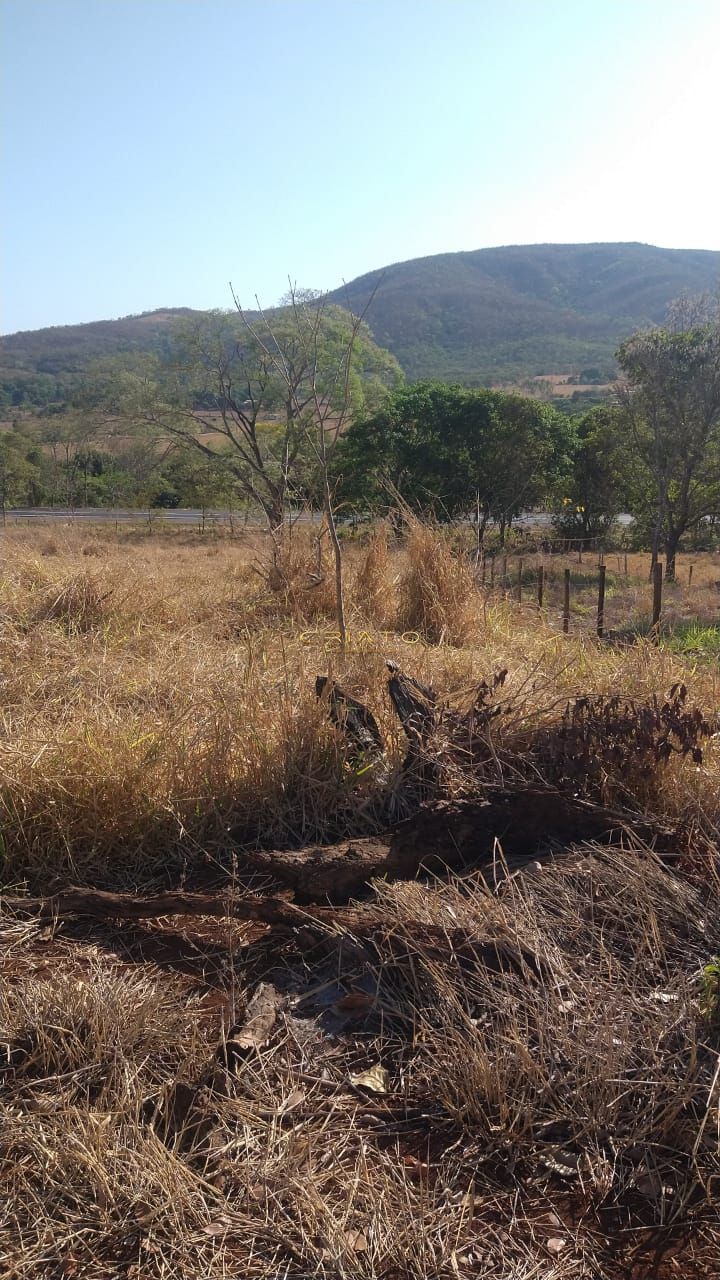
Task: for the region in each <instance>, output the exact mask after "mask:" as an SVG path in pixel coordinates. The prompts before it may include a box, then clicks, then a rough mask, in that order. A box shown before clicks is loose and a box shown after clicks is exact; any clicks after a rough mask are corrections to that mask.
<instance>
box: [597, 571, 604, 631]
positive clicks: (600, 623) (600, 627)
mask: <svg viewBox="0 0 720 1280" xmlns="http://www.w3.org/2000/svg"><path fill="white" fill-rule="evenodd" d="M604 630H605V565H604V564H601V565H600V567H599V569H598V604H597V633H598V638H599V639H600V640H602V637H603V632H604Z"/></svg>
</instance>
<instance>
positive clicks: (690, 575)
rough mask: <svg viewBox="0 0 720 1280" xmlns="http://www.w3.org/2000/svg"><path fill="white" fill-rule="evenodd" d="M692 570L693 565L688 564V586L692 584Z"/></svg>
mask: <svg viewBox="0 0 720 1280" xmlns="http://www.w3.org/2000/svg"><path fill="white" fill-rule="evenodd" d="M692 571H693V566H692V565H690V568H689V569H688V586H689V587H691V586H692Z"/></svg>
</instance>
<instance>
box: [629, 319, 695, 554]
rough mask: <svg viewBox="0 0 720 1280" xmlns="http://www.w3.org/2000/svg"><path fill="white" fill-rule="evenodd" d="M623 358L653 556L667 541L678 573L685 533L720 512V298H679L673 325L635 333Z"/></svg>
mask: <svg viewBox="0 0 720 1280" xmlns="http://www.w3.org/2000/svg"><path fill="white" fill-rule="evenodd" d="M617 358H618V363H619V365H620V368H621V370H622V372H623V374H624V381H623V382H622V383H621V384H620V387H619V389H618V394H619V399H620V402H621V404H622V406H623V408H624V410H625V413H626V417H627V421H628V425H629V429H630V431H631V432H632V438H633V446H634V452H635V454H636V457H637V461H638V467H639V478H640V488H639V492H640V494H642V492H643V491H644V492H645V493H646V494H647V501H648V502H650V503H651V504H652V507H653V511H654V533H653V560H655V559H656V558H657V555H658V552H659V549H660V546H661V545H662V544H663V543H664V547H665V554H666V557H667V577H668V578H669V579H670V580H672V579H673V578H674V577H675V559H676V555H677V550H678V546H679V544H680V540H681V538H682V536H683V534H685V533H686V532H687V531H688V530H690V529H693V528H696V527H697V526H698V525H699V524H700V523H701V522H702V521H703V520H705V519H706V518H708V517H717V516H718V515H720V303H718V301H717V300H716V301H708V300H699V301H697V300H696V301H695V302H692V301H691V302H683V303H679V304H676V305H675V307H674V308H673V309H672V311H671V315H670V320H669V323H668V325H667V326H665V327H663V328H658V329H651V330H649V331H647V332H641V333H636V334H633V336H632V337H631V338H628V340H627V341H626V342H624V343H623V345H622V346H621V347H620V350H619V351H618V357H617ZM638 504H639V507H640V509H642V497H640V498H639V500H638Z"/></svg>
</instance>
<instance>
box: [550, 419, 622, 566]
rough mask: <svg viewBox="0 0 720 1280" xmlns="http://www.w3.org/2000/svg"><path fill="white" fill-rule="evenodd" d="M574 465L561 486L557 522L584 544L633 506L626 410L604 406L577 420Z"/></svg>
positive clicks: (567, 534) (560, 529) (605, 531)
mask: <svg viewBox="0 0 720 1280" xmlns="http://www.w3.org/2000/svg"><path fill="white" fill-rule="evenodd" d="M575 431H576V438H575V445H574V450H573V457H572V466H571V469H570V471H569V473H568V476H567V479H566V481H565V483H564V485H563V486H562V491H560V490H558V493H557V495H556V502H555V514H554V517H553V525H554V527H555V529H556V530H557V532H558V533H560V534H561V535H562V536H563V537H565V538H572V539H573V540H574V541H577V542H579V543H580V544H582V545H588V544H589V543H590V542H591V541H592V540H593V539H596V538H604V537H606V536H607V534H608V533H609V531H610V529H611V528H612V526H613V524H614V522H615V520H616V519H617V517H618V515H619V514H620V512H621V511H623V510H627V509H628V506H629V505H630V504H631V501H632V500H631V498H630V493H631V485H632V477H631V472H630V465H631V463H630V458H629V452H630V450H629V447H628V446H629V441H628V433H627V425H626V423H625V421H624V417H623V414H622V412H621V410H619V409H618V408H617V407H616V406H612V405H602V406H598V407H597V408H595V409H590V410H589V412H587V413H584V414H582V416H581V417H580V418H578V419H576V422H575Z"/></svg>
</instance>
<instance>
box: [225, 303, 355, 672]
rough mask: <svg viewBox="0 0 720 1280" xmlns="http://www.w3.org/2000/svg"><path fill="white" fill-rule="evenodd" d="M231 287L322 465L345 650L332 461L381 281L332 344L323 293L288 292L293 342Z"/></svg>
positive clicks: (289, 410)
mask: <svg viewBox="0 0 720 1280" xmlns="http://www.w3.org/2000/svg"><path fill="white" fill-rule="evenodd" d="M230 288H231V291H232V296H233V301H234V303H235V306H236V309H237V311H238V314H239V315H240V317H241V318H242V320H243V323H244V324H245V326H246V328H247V331H248V333H249V334H250V335H251V337H252V339H253V341H254V342H255V343H256V344H257V345H258V346H259V348H260V350H261V351H262V354H263V356H264V358H265V359H266V361H267V363H268V366H270V367H272V369H273V371H274V372H275V374H276V375H277V377H278V378H279V379H280V381H281V383H282V384H283V386H284V388H285V391H286V396H287V413H288V414H290V413H292V416H293V418H294V420H295V421H296V422H297V423H298V424H300V425H301V428H302V431H303V434H304V437H305V439H306V441H307V443H308V445H309V447H310V449H311V451H312V454H313V456H314V458H315V461H316V463H317V471H318V476H319V482H320V487H321V493H322V507H323V513H324V517H325V523H326V526H327V530H328V534H329V537H330V542H331V545H332V549H333V562H334V572H335V611H336V620H337V627H338V634H339V636H340V641H341V644H342V646H343V648H344V647H345V643H346V637H347V628H346V622H345V601H344V591H343V561H342V548H341V546H340V540H339V538H338V532H337V520H336V515H335V506H334V500H333V486H332V481H331V472H330V463H331V459H332V456H333V454H334V452H335V449H336V447H337V442H338V440H339V438H340V435H341V433H342V431H343V428H344V426H345V424H346V422H347V419H348V415H349V413H350V411H351V409H352V408H353V404H354V402H356V399H357V397H356V396H355V395H354V392H355V391H356V386H355V381H356V379H357V377H358V366H357V362H356V354H357V351H358V347H359V345H360V340H361V336H362V337H364V333H363V330H364V319H365V315H366V314H367V311H368V308H369V307H370V305H371V303H372V301H373V298H374V297H375V293H376V292H377V288H378V285H376V286H375V289H374V290H373V292H372V293H371V295H370V297H369V298H368V301H367V304H366V306H365V308H364V310H363V312H362V314H361V315H355V314H354V313H353V312H351V311H349V310H348V311H347V312H345V313H344V314H345V315H346V316H347V317H348V319H347V321H346V323H345V326H344V328H343V329H341V330H337V328H336V329H335V330H334V331H332V335H331V341H330V342H328V334H327V332H326V319H327V315H328V305H327V300H326V299H325V298H323V297H322V296H318V295H313V294H309V293H308V292H307V291H300V290H298V288H297V286H296V285H294V284H292V283H291V284H290V291H289V294H288V296H287V302H288V307H289V314H290V316H291V319H292V324H291V330H292V341H291V342H290V343H288V334H287V330H286V331H285V333H284V334H283V335H280V334H279V333H278V331H277V328H276V324H275V320H274V318H273V317H272V316H270V317H268V316H267V315H266V314H265V313H264V312H263V311H262V308H260V305H259V303H258V313H259V321H258V320H256V319H251V318H250V317H248V316H247V314H246V312H245V311H244V310H243V308H242V306H241V304H240V301H239V299H238V296H237V294H236V292H235V290H234V289H233V286H232V284H231V286H230Z"/></svg>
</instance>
